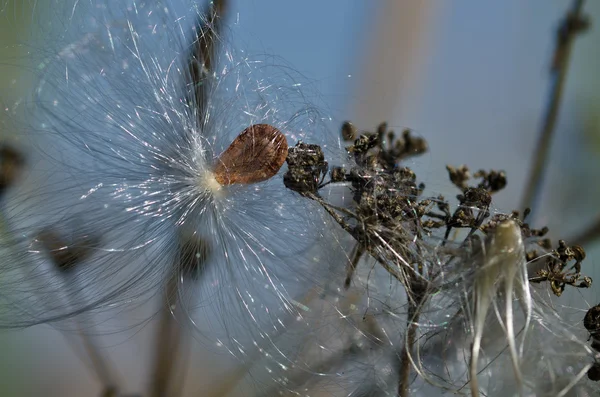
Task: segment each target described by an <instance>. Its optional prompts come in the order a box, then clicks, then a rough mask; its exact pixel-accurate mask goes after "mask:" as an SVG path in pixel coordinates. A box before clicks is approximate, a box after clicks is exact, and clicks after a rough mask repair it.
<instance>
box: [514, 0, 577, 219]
mask: <svg viewBox="0 0 600 397" xmlns="http://www.w3.org/2000/svg"><path fill="white" fill-rule="evenodd" d="M583 3H584V0H573V4H572V7H571V8H570V9H569V10H568V11H567V15H566V16H565V18H564V19H563V21H562V23H561V25H560V27H559V29H558V32H557V35H556V45H555V49H554V56H553V61H552V67H551V69H550V93H549V100H548V104H547V106H546V112H545V114H544V118H543V119H542V127H541V130H540V133H539V135H538V141H537V144H536V146H535V156H534V157H533V160H532V163H531V168H530V173H529V178H528V179H527V183H526V184H525V193H524V195H523V198H522V201H521V209H522V210H525V209H526V208H536V207H537V206H536V202H537V201H538V199H539V194H540V191H541V188H542V185H543V179H544V171H545V168H546V164H547V159H548V153H549V151H550V146H551V143H552V140H553V135H554V130H555V127H556V120H557V119H558V114H559V112H560V105H561V101H562V96H563V91H564V86H565V80H566V76H567V71H568V67H569V60H570V57H571V49H572V46H573V42H574V39H575V37H576V36H577V34H579V33H581V32H582V31H584V30H585V29H586V28H587V22H586V19H585V18H584V17H583V15H582V9H583Z"/></svg>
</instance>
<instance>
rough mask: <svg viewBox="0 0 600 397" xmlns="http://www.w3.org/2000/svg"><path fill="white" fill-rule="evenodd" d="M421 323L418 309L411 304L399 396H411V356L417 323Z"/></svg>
mask: <svg viewBox="0 0 600 397" xmlns="http://www.w3.org/2000/svg"><path fill="white" fill-rule="evenodd" d="M418 321H419V313H418V311H417V308H416V307H415V306H414V305H413V304H410V306H409V309H408V330H407V332H406V341H405V343H404V347H403V348H402V353H401V354H400V377H399V380H398V396H400V397H408V395H409V390H410V389H409V387H408V386H409V384H410V379H409V378H410V367H411V360H410V354H411V351H412V347H413V346H414V344H415V340H416V338H417V328H418V326H417V323H418Z"/></svg>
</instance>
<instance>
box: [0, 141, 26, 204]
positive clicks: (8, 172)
mask: <svg viewBox="0 0 600 397" xmlns="http://www.w3.org/2000/svg"><path fill="white" fill-rule="evenodd" d="M24 164H25V158H24V157H23V155H21V153H19V152H18V151H16V150H15V149H13V148H12V147H10V146H7V145H2V146H0V196H2V193H3V192H4V190H5V189H6V188H8V187H9V186H10V185H11V184H12V183H13V182H14V181H15V179H16V178H17V175H18V173H19V171H20V170H21V168H23V165H24Z"/></svg>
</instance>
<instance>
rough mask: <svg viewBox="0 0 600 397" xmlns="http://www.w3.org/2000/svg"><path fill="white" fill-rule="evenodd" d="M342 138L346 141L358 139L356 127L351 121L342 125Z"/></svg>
mask: <svg viewBox="0 0 600 397" xmlns="http://www.w3.org/2000/svg"><path fill="white" fill-rule="evenodd" d="M342 138H343V139H344V140H345V141H353V140H355V139H356V127H355V126H354V124H352V123H351V122H349V121H346V122H345V123H344V124H342Z"/></svg>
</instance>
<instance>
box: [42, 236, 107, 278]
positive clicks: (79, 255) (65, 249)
mask: <svg viewBox="0 0 600 397" xmlns="http://www.w3.org/2000/svg"><path fill="white" fill-rule="evenodd" d="M37 240H38V241H39V242H40V243H41V244H42V246H43V248H44V249H45V250H46V252H47V253H48V255H49V256H50V259H51V260H52V263H53V264H54V265H55V266H56V269H57V270H59V271H61V272H69V271H71V270H73V269H75V268H76V267H77V265H78V264H80V263H82V262H83V261H85V260H86V259H88V258H89V257H90V256H91V255H92V253H93V248H94V247H96V246H97V245H98V243H99V239H97V238H94V237H90V236H81V237H79V238H78V239H77V241H76V242H75V244H72V245H71V244H68V243H67V242H66V241H65V240H64V239H63V238H62V237H61V236H60V235H59V234H58V233H57V232H55V231H54V230H52V229H44V230H42V231H41V232H40V233H39V234H38V236H37Z"/></svg>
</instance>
